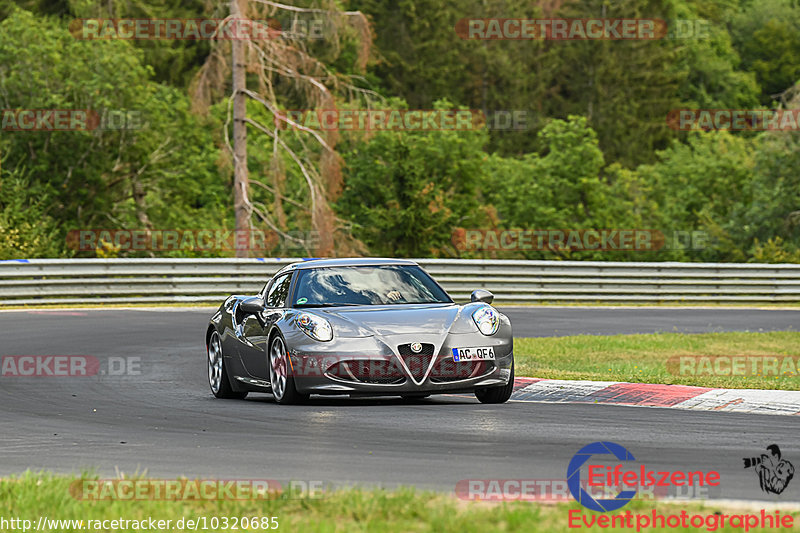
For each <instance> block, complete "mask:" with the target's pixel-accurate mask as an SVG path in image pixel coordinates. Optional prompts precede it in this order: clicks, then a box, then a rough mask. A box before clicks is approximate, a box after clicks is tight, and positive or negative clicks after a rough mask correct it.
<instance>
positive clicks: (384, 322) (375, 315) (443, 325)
mask: <svg viewBox="0 0 800 533" xmlns="http://www.w3.org/2000/svg"><path fill="white" fill-rule="evenodd" d="M463 309H464V308H463V307H462V306H459V305H456V304H418V305H415V304H398V305H388V306H359V307H345V308H337V309H324V310H323V309H313V310H309V311H312V312H314V313H317V314H319V315H321V316H324V317H325V318H327V319H328V320H329V321H330V322H331V325H332V326H333V330H334V334H335V335H337V336H339V337H369V336H372V335H375V336H378V337H386V336H394V335H408V334H431V335H436V336H441V335H446V334H447V333H451V332H454V331H453V330H454V329H458V330H461V329H464V328H460V327H457V326H458V324H459V323H460V322H462V320H461V319H462V317H463V315H464V312H463ZM468 331H469V330H465V331H463V332H464V333H466V332H468Z"/></svg>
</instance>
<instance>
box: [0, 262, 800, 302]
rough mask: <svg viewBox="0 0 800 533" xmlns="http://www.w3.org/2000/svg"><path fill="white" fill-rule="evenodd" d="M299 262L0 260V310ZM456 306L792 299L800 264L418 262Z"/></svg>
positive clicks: (195, 289) (198, 296) (203, 281)
mask: <svg viewBox="0 0 800 533" xmlns="http://www.w3.org/2000/svg"><path fill="white" fill-rule="evenodd" d="M300 260H301V259H291V258H287V259H227V258H222V259H30V260H11V261H0V305H2V306H14V305H37V304H86V303H148V302H150V303H187V302H191V303H196V302H207V303H217V302H220V301H221V300H222V299H223V298H225V297H226V296H228V295H230V294H255V293H257V292H258V291H259V290H260V289H261V288H262V287H263V285H264V283H265V281H266V280H267V279H268V278H269V277H270V276H271V275H272V274H273V273H275V272H277V271H278V270H279V269H280V268H282V267H283V266H285V265H287V264H289V263H291V262H295V261H300ZM418 262H419V263H420V265H422V267H423V268H425V269H426V270H427V271H428V272H429V273H430V274H431V275H433V276H434V277H435V278H436V279H437V280H438V281H439V282H440V283H441V284H442V285H443V286H444V287H445V289H447V291H448V292H449V293H450V294H451V295H452V296H453V298H454V299H456V300H465V299H468V298H469V295H470V293H471V292H472V291H473V290H474V289H478V288H485V289H488V290H490V291H492V292H493V293H494V294H495V298H496V301H497V302H500V303H536V302H601V303H603V302H604V303H609V302H617V303H622V302H652V303H656V302H666V303H676V302H689V303H698V304H702V303H703V302H713V303H732V302H740V303H764V302H773V303H775V302H782V303H785V302H800V265H797V264H749V263H746V264H741V263H625V262H617V263H611V262H597V261H516V260H491V259H419V260H418Z"/></svg>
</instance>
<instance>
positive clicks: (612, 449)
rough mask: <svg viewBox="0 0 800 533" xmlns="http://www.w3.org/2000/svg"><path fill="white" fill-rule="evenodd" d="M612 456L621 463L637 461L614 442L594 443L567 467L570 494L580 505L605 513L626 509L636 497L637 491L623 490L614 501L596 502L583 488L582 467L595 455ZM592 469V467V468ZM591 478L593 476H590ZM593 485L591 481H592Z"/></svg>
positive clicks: (577, 454) (582, 450) (586, 447)
mask: <svg viewBox="0 0 800 533" xmlns="http://www.w3.org/2000/svg"><path fill="white" fill-rule="evenodd" d="M603 454H612V455H614V457H616V458H617V459H619V460H620V461H635V460H636V458H635V457H634V456H633V454H631V452H629V451H628V450H626V449H625V448H623V447H622V446H620V445H619V444H615V443H613V442H593V443H591V444H587V445H586V446H584V447H583V448H581V449H580V450H578V453H576V454H575V455H574V456H573V457H572V460H571V461H570V462H569V466H568V467H567V487H568V488H569V492H570V494H572V497H573V498H575V499H576V500H577V501H578V503H580V504H581V505H583V506H584V507H586V508H587V509H591V510H592V511H600V512H601V513H605V512H607V511H616V510H617V509H620V508H621V507H624V506H625V505H627V504H628V502H629V501H631V500H632V499H633V498H634V497H635V496H636V491H635V490H623V491H620V492H619V494H617V496H616V497H615V498H614V499H613V500H605V499H601V500H595V499H594V498H592V496H591V495H590V494H589V493H588V492H586V490H584V489H583V487H581V466H583V465H584V464H585V463H586V462H587V461H588V460H589V459H591V458H592V456H593V455H603ZM590 469H591V467H590ZM589 477H590V478H591V474H590V475H589ZM590 483H591V481H590Z"/></svg>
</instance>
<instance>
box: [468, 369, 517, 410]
mask: <svg viewBox="0 0 800 533" xmlns="http://www.w3.org/2000/svg"><path fill="white" fill-rule="evenodd" d="M512 392H514V363H513V362H512V363H511V377H509V378H508V384H506V385H500V386H499V387H485V388H482V389H475V396H476V397H477V398H478V400H479V401H480V402H481V403H506V402H507V401H508V399H509V398H511V393H512Z"/></svg>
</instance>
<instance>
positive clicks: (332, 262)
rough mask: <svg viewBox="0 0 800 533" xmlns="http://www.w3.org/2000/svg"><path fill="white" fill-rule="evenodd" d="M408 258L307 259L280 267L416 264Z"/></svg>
mask: <svg viewBox="0 0 800 533" xmlns="http://www.w3.org/2000/svg"><path fill="white" fill-rule="evenodd" d="M416 264H417V263H416V262H414V261H411V260H410V259H389V258H381V257H349V258H337V259H309V260H306V261H303V262H300V263H292V264H291V265H287V266H286V267H284V268H282V269H281V272H283V271H285V270H308V269H313V268H325V267H345V266H378V265H416Z"/></svg>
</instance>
